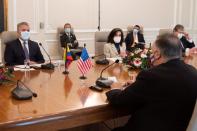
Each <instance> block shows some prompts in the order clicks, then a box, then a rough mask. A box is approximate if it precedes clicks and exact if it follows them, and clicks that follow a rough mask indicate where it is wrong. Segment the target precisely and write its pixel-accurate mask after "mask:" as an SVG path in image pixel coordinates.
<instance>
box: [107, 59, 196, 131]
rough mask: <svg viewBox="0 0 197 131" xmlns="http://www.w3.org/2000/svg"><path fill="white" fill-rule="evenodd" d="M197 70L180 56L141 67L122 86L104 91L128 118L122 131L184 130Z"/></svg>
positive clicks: (194, 97) (194, 101)
mask: <svg viewBox="0 0 197 131" xmlns="http://www.w3.org/2000/svg"><path fill="white" fill-rule="evenodd" d="M196 81H197V70H196V69H195V68H194V67H192V66H190V65H187V64H185V63H184V62H183V61H181V60H179V59H174V60H171V61H169V62H167V63H165V64H161V65H159V66H157V67H154V68H152V69H149V70H145V71H141V72H140V73H139V75H138V76H137V78H136V82H135V83H133V84H132V85H130V86H129V87H128V88H126V89H125V90H123V91H121V90H119V89H115V90H111V91H109V92H107V93H106V95H107V99H108V101H109V103H110V104H111V105H112V106H116V107H125V108H128V109H129V110H130V111H131V118H130V120H129V121H128V123H127V124H126V125H125V127H123V128H120V130H121V131H185V130H186V128H187V126H188V123H189V120H190V118H191V115H192V112H193V109H194V106H195V103H196V96H197V84H196Z"/></svg>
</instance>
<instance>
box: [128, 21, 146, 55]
mask: <svg viewBox="0 0 197 131" xmlns="http://www.w3.org/2000/svg"><path fill="white" fill-rule="evenodd" d="M125 43H126V48H127V51H132V47H135V46H137V47H138V46H139V48H144V44H145V40H144V35H143V34H142V33H141V31H140V26H139V25H135V26H134V27H133V31H131V32H130V33H128V34H127V36H126V38H125Z"/></svg>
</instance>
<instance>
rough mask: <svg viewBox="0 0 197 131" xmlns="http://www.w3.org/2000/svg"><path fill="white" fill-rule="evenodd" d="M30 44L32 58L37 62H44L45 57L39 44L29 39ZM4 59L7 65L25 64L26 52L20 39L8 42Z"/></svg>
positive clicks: (30, 56)
mask: <svg viewBox="0 0 197 131" xmlns="http://www.w3.org/2000/svg"><path fill="white" fill-rule="evenodd" d="M28 45H29V58H30V60H31V61H35V62H37V63H44V62H45V60H44V58H43V55H42V53H41V51H40V48H39V46H38V44H37V43H36V42H34V41H31V40H29V41H28ZM4 59H5V62H6V65H7V66H13V65H22V64H24V60H25V52H24V50H23V47H22V45H21V42H20V40H19V39H17V40H14V41H11V42H8V43H7V44H6V48H5V53H4Z"/></svg>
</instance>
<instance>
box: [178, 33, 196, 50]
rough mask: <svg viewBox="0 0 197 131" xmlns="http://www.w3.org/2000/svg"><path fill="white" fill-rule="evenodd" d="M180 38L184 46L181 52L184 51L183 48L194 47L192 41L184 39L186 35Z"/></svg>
mask: <svg viewBox="0 0 197 131" xmlns="http://www.w3.org/2000/svg"><path fill="white" fill-rule="evenodd" d="M180 40H181V42H182V44H183V46H184V48H183V52H185V49H186V48H193V47H195V44H194V42H192V43H190V42H189V41H188V40H187V39H186V37H184V36H183V37H182V38H181V39H180Z"/></svg>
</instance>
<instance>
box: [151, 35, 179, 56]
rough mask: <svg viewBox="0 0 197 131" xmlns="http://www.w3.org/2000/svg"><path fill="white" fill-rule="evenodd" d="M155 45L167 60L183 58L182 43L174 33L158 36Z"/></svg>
mask: <svg viewBox="0 0 197 131" xmlns="http://www.w3.org/2000/svg"><path fill="white" fill-rule="evenodd" d="M155 45H156V47H158V49H159V50H160V52H161V55H162V56H163V57H164V58H166V59H173V58H180V57H181V56H182V46H181V41H180V40H179V39H178V37H177V36H175V35H174V34H172V33H167V34H163V35H160V36H158V37H157V40H156V41H155Z"/></svg>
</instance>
